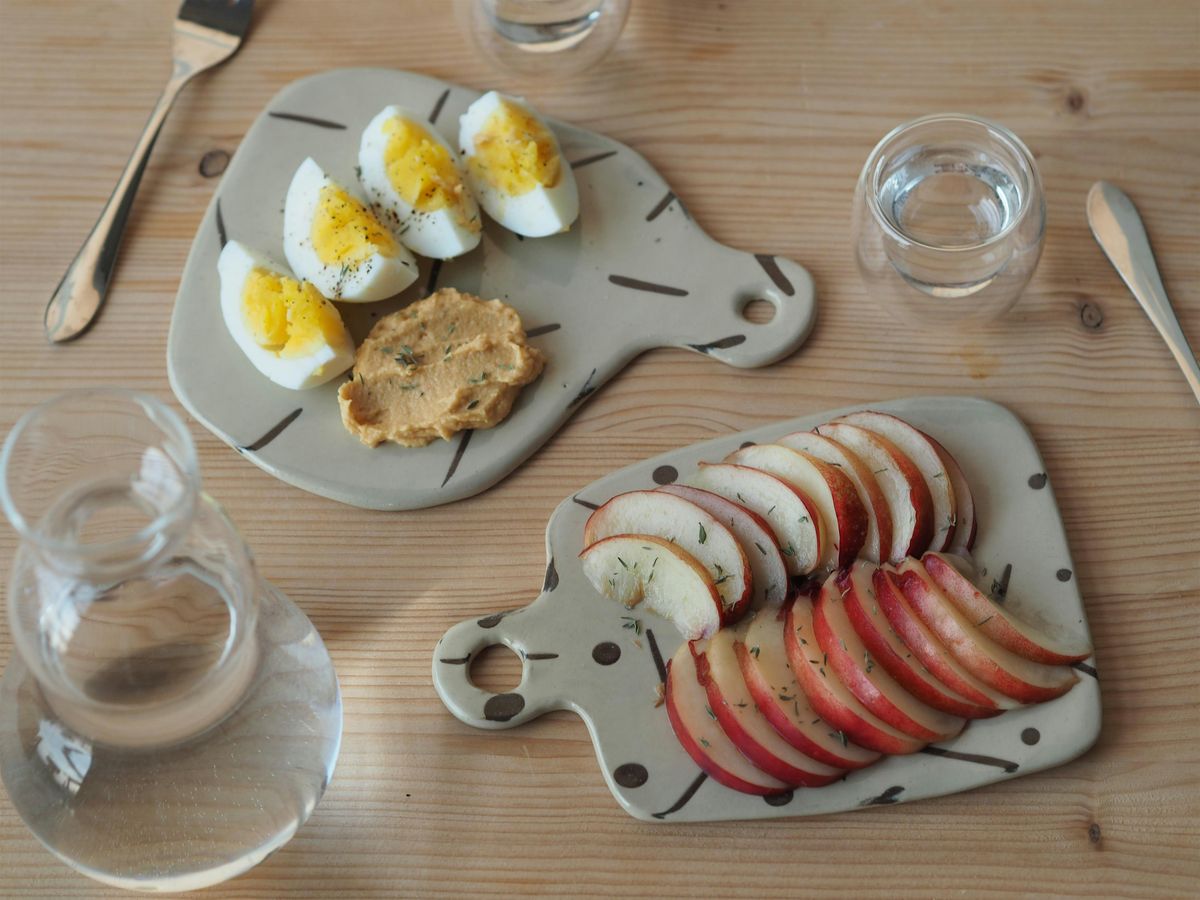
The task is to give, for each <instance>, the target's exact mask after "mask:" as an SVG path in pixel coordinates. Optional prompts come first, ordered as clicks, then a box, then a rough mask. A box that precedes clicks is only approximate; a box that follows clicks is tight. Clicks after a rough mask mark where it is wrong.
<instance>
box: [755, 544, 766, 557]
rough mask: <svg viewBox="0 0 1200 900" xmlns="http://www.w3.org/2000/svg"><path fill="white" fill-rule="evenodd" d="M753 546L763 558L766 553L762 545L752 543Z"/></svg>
mask: <svg viewBox="0 0 1200 900" xmlns="http://www.w3.org/2000/svg"><path fill="white" fill-rule="evenodd" d="M754 546H755V547H757V548H758V552H759V553H761V554H762V555H763V556H766V555H767V551H766V550H765V549H764V548H763V545H762V544H760V543H759V542H758V541H755V542H754Z"/></svg>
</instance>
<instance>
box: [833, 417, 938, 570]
mask: <svg viewBox="0 0 1200 900" xmlns="http://www.w3.org/2000/svg"><path fill="white" fill-rule="evenodd" d="M814 430H815V431H816V432H817V433H818V434H823V435H825V436H826V437H829V438H833V439H834V440H835V441H837V442H838V443H839V444H841V445H843V446H844V447H848V448H849V449H850V450H852V451H853V452H855V453H857V454H858V455H859V456H860V457H862V459H863V461H865V462H866V464H867V465H868V466H870V467H871V473H872V474H873V475H874V476H875V480H876V481H878V483H879V487H880V489H881V490H882V491H883V496H884V497H885V498H886V499H887V504H888V510H889V511H890V512H891V514H892V548H891V551H890V552H889V553H888V555H887V558H888V559H889V560H890V561H892V562H900V561H902V560H903V559H905V557H908V556H920V555H921V554H922V553H924V552H925V551H926V550H928V549H929V540H930V538H931V537H932V536H933V498H932V497H931V496H930V495H929V488H928V487H927V486H926V485H925V479H924V478H923V477H922V476H921V473H920V471H919V470H918V469H917V467H916V465H914V464H913V461H912V460H911V459H909V458H908V457H907V456H905V455H904V452H903V451H902V450H901V449H900V448H899V447H897V446H896V445H895V444H893V443H892V442H891V441H889V440H888V439H887V438H885V437H883V436H882V435H878V434H875V433H874V432H872V431H867V430H866V429H865V428H859V427H858V426H857V425H850V424H848V423H846V422H835V423H830V424H826V425H821V426H820V427H819V428H816V429H814Z"/></svg>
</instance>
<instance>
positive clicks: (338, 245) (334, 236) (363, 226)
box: [312, 184, 396, 266]
mask: <svg viewBox="0 0 1200 900" xmlns="http://www.w3.org/2000/svg"><path fill="white" fill-rule="evenodd" d="M312 246H313V250H315V251H316V253H317V258H318V259H320V260H321V262H323V263H325V265H327V266H331V265H339V266H357V265H358V264H359V263H361V262H363V261H364V260H367V259H370V258H371V257H372V256H374V255H375V254H376V253H378V254H380V255H381V256H395V255H396V241H395V239H394V238H393V237H392V236H391V234H389V233H388V231H387V229H386V228H384V227H383V225H381V224H380V222H379V220H378V219H376V218H375V216H374V215H373V214H372V212H371V211H370V210H369V209H367V207H366V206H364V205H363V204H362V203H360V202H359V201H358V200H356V199H354V198H353V197H351V196H350V195H349V194H347V193H346V192H345V191H344V190H342V189H341V188H340V187H337V186H336V185H332V184H327V185H325V186H324V187H323V188H321V194H320V196H319V197H317V208H316V211H315V212H314V213H313V222H312Z"/></svg>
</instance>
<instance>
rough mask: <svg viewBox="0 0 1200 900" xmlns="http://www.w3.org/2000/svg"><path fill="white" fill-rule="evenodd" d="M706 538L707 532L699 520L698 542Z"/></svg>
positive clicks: (702, 541)
mask: <svg viewBox="0 0 1200 900" xmlns="http://www.w3.org/2000/svg"><path fill="white" fill-rule="evenodd" d="M707 540H708V532H707V531H705V530H704V523H703V522H701V523H700V543H702V544H703V543H704V542H705V541H707Z"/></svg>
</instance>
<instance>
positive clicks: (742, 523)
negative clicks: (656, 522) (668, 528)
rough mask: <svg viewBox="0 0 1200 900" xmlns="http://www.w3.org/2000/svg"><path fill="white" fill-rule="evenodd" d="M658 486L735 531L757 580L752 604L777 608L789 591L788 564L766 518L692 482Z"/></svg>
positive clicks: (751, 600) (751, 572)
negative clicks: (692, 484) (692, 504)
mask: <svg viewBox="0 0 1200 900" xmlns="http://www.w3.org/2000/svg"><path fill="white" fill-rule="evenodd" d="M659 490H660V491H662V492H664V493H667V494H675V495H676V496H677V497H682V498H683V499H684V500H687V501H688V502H689V503H695V504H696V505H697V506H699V507H700V508H701V509H703V510H704V511H705V512H707V513H709V514H710V515H712V516H713V517H715V518H716V519H718V520H720V522H721V523H722V524H723V525H724V526H725V527H726V528H728V529H729V530H730V531H731V532H732V533H733V536H734V537H735V538H737V541H738V543H739V544H741V545H742V551H743V552H744V553H745V554H746V558H747V559H748V560H749V561H750V574H751V575H752V576H753V582H754V594H753V596H752V597H751V598H750V603H751V605H752V606H754V607H757V608H759V609H762V608H764V607H768V606H769V607H773V608H778V607H779V606H781V605H782V604H783V601H784V600H785V599H786V598H787V595H788V573H787V566H786V565H785V564H784V561H783V553H781V552H780V550H779V543H778V542H777V541H776V540H775V532H773V531H772V530H771V526H770V525H769V524H767V520H766V519H764V518H763V517H762V516H760V515H759V514H758V513H756V512H753V511H751V510H749V509H747V508H746V507H744V506H742V505H741V504H740V503H735V502H734V501H732V500H726V499H725V498H724V497H722V496H721V495H720V494H714V493H712V492H711V491H705V490H702V489H700V488H697V487H691V486H690V485H686V484H667V485H663V486H662V487H660V488H659Z"/></svg>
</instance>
